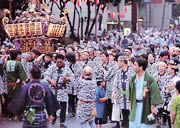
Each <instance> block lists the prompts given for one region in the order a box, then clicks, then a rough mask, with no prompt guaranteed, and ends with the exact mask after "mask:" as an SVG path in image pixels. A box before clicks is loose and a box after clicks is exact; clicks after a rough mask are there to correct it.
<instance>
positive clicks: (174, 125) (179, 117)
mask: <svg viewBox="0 0 180 128" xmlns="http://www.w3.org/2000/svg"><path fill="white" fill-rule="evenodd" d="M170 113H171V114H170V116H171V128H180V80H179V81H177V82H176V96H175V97H174V98H173V100H172V105H171V112H170Z"/></svg>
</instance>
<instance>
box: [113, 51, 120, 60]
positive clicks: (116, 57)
mask: <svg viewBox="0 0 180 128" xmlns="http://www.w3.org/2000/svg"><path fill="white" fill-rule="evenodd" d="M119 56H120V54H119V53H117V54H116V55H115V58H114V60H115V61H118V58H119Z"/></svg>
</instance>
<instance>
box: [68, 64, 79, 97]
mask: <svg viewBox="0 0 180 128" xmlns="http://www.w3.org/2000/svg"><path fill="white" fill-rule="evenodd" d="M67 66H68V67H69V68H70V70H71V71H72V73H73V75H74V78H75V79H74V81H73V82H69V83H67V87H68V94H73V95H77V88H76V86H77V84H78V80H79V78H80V76H81V73H82V68H81V65H80V63H79V62H76V63H74V64H70V63H68V65H67Z"/></svg>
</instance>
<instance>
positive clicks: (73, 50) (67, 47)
mask: <svg viewBox="0 0 180 128" xmlns="http://www.w3.org/2000/svg"><path fill="white" fill-rule="evenodd" d="M68 48H71V49H72V51H75V49H74V47H72V46H68V47H67V49H68Z"/></svg>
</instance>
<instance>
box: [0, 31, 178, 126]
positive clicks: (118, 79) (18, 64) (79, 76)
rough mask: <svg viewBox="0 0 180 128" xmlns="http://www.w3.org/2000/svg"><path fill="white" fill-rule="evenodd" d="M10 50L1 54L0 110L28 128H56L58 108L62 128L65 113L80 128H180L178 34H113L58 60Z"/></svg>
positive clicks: (70, 49) (74, 47) (61, 50)
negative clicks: (110, 126) (50, 127)
mask: <svg viewBox="0 0 180 128" xmlns="http://www.w3.org/2000/svg"><path fill="white" fill-rule="evenodd" d="M7 44H8V45H7ZM11 48H13V44H11V43H10V42H9V41H7V40H6V41H5V42H4V43H3V47H2V48H1V59H0V67H1V68H0V70H1V71H0V73H1V74H0V96H1V101H0V108H1V109H0V111H1V114H2V117H8V118H9V119H11V120H17V119H18V120H21V119H22V117H23V120H24V123H23V127H24V128H27V127H43V128H44V127H47V121H45V120H46V115H49V116H48V120H49V121H51V124H52V125H54V124H55V123H56V119H57V115H56V114H57V110H58V109H60V110H61V111H60V113H59V115H60V127H62V128H66V125H65V121H66V112H67V111H68V112H69V113H70V114H71V116H72V117H74V116H76V117H77V119H78V120H79V121H80V126H81V128H87V124H89V125H90V127H91V128H95V127H97V128H98V127H99V128H102V126H103V124H106V123H107V122H109V121H111V122H116V125H115V126H114V127H113V128H120V126H121V127H124V128H135V127H136V128H142V127H145V128H151V127H152V128H153V127H156V126H158V127H161V125H168V126H169V127H172V128H179V127H180V121H179V118H180V115H179V112H180V107H179V105H180V101H179V99H180V98H179V93H180V78H179V77H180V71H179V69H180V32H179V31H178V30H176V31H173V30H168V31H158V30H156V29H148V30H144V31H142V32H139V33H132V34H130V35H123V33H122V32H117V31H112V32H110V33H109V34H107V35H106V36H103V37H100V38H99V39H98V40H96V41H93V40H92V39H88V40H84V41H82V42H81V43H80V44H78V43H76V42H75V43H73V44H70V45H67V46H63V45H61V46H60V47H57V50H55V51H54V52H53V53H41V52H40V51H38V50H37V49H33V50H32V51H31V52H27V53H22V52H21V51H20V50H15V49H11ZM13 106H14V107H13ZM44 109H46V113H45V111H44ZM58 112H59V111H58ZM22 113H23V116H22ZM39 115H41V116H39Z"/></svg>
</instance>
